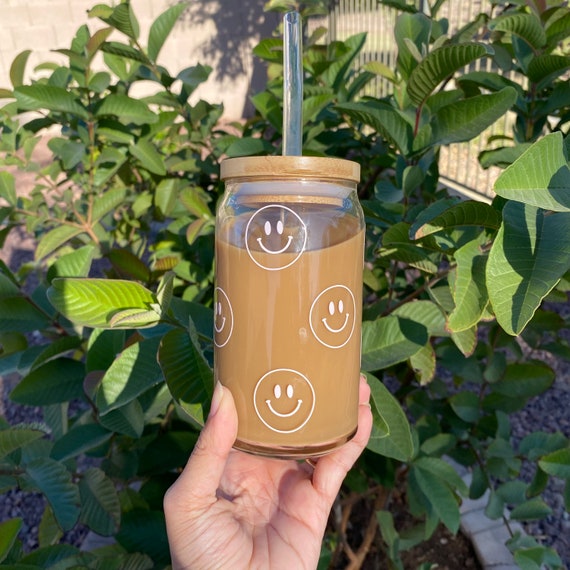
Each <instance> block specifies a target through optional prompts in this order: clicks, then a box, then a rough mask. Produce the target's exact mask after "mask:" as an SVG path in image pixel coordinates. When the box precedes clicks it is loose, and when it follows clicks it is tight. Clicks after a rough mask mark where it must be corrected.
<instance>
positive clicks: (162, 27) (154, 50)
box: [148, 2, 186, 61]
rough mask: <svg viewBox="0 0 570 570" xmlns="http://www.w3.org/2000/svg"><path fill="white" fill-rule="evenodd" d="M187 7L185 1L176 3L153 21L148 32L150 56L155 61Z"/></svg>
mask: <svg viewBox="0 0 570 570" xmlns="http://www.w3.org/2000/svg"><path fill="white" fill-rule="evenodd" d="M185 9H186V4H184V3H183V2H181V3H179V4H174V5H173V6H171V7H170V8H168V9H167V10H165V11H164V12H163V13H162V14H161V15H160V16H159V17H158V18H157V19H156V20H155V21H154V22H153V23H152V26H151V27H150V32H149V34H148V57H149V58H150V59H152V60H153V61H155V60H156V58H157V57H158V54H159V53H160V50H161V49H162V46H163V45H164V42H165V41H166V38H168V36H169V35H170V32H171V31H172V29H173V28H174V25H175V24H176V22H177V21H178V18H179V17H180V15H181V14H182V12H184V10H185Z"/></svg>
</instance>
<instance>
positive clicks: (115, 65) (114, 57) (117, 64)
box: [101, 42, 150, 81]
mask: <svg viewBox="0 0 570 570" xmlns="http://www.w3.org/2000/svg"><path fill="white" fill-rule="evenodd" d="M101 51H102V52H104V53H105V56H104V57H105V63H106V64H107V65H108V66H109V69H111V70H112V71H113V73H115V74H117V76H118V77H120V78H121V79H122V80H123V81H125V80H127V79H128V78H129V73H128V71H127V66H126V65H125V62H124V61H122V59H123V58H125V59H132V60H134V61H138V62H139V63H144V64H145V65H148V64H149V63H150V62H149V59H148V57H147V56H146V55H145V54H144V53H143V52H142V51H140V50H139V49H135V48H134V47H132V46H129V45H127V44H122V43H120V42H105V43H103V44H102V45H101Z"/></svg>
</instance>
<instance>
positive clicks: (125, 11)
mask: <svg viewBox="0 0 570 570" xmlns="http://www.w3.org/2000/svg"><path fill="white" fill-rule="evenodd" d="M98 17H99V18H101V20H103V21H104V22H106V23H107V24H109V25H110V26H113V27H114V28H116V29H117V30H119V31H120V32H122V33H123V34H125V35H126V36H128V37H129V38H131V39H133V40H137V39H138V37H139V24H138V22H137V19H136V17H135V14H134V12H133V9H132V7H131V5H130V3H126V4H119V5H118V6H117V7H116V8H115V9H114V10H113V12H112V13H111V14H110V15H104V14H103V13H100V14H98Z"/></svg>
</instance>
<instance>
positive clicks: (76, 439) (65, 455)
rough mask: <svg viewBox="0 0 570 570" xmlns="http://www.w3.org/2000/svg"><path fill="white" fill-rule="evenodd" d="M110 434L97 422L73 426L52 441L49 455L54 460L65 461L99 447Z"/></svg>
mask: <svg viewBox="0 0 570 570" xmlns="http://www.w3.org/2000/svg"><path fill="white" fill-rule="evenodd" d="M112 435H113V434H112V433H111V432H110V431H108V430H106V429H104V428H102V427H101V426H100V425H98V424H85V425H77V426H74V427H73V428H72V429H70V430H69V431H68V432H67V433H66V434H65V435H64V436H62V437H60V438H59V439H58V440H57V441H56V442H55V443H54V445H53V447H52V450H51V454H50V457H51V458H52V459H55V460H56V461H67V460H68V459H71V458H73V457H77V456H78V455H80V454H83V453H87V452H88V451H90V450H92V449H95V448H96V447H99V446H100V445H102V444H103V443H105V442H106V441H108V440H109V439H110V438H111V437H112Z"/></svg>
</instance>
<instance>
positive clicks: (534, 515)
mask: <svg viewBox="0 0 570 570" xmlns="http://www.w3.org/2000/svg"><path fill="white" fill-rule="evenodd" d="M550 514H552V509H551V508H550V507H549V506H548V505H547V504H546V503H545V502H544V501H543V500H542V499H531V500H530V501H527V502H526V503H523V504H522V505H518V506H516V507H515V508H514V509H513V510H512V511H511V520H514V521H536V520H541V519H544V518H546V517H547V516H548V515H550Z"/></svg>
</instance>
